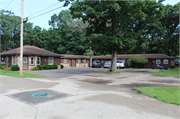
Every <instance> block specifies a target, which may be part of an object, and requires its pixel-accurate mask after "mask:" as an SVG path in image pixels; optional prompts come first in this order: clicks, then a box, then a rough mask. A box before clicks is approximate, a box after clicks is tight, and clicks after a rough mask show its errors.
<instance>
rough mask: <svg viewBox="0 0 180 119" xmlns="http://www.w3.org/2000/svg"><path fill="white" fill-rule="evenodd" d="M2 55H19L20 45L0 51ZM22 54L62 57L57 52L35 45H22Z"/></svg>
mask: <svg viewBox="0 0 180 119" xmlns="http://www.w3.org/2000/svg"><path fill="white" fill-rule="evenodd" d="M0 55H2V56H7V55H20V47H18V48H15V49H12V50H9V51H6V52H2V53H0ZM23 55H37V56H49V57H62V56H61V55H59V54H56V53H53V52H50V51H47V50H43V49H41V48H38V47H35V46H27V45H25V46H23Z"/></svg>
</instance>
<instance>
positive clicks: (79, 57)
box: [59, 54, 90, 59]
mask: <svg viewBox="0 0 180 119" xmlns="http://www.w3.org/2000/svg"><path fill="white" fill-rule="evenodd" d="M59 55H61V56H63V58H64V59H68V58H71V59H89V58H90V57H89V56H85V55H67V54H59Z"/></svg>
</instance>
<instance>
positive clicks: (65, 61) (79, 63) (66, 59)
mask: <svg viewBox="0 0 180 119" xmlns="http://www.w3.org/2000/svg"><path fill="white" fill-rule="evenodd" d="M60 55H62V56H63V57H62V58H61V64H62V65H64V67H89V66H90V64H89V56H84V55H66V54H60Z"/></svg>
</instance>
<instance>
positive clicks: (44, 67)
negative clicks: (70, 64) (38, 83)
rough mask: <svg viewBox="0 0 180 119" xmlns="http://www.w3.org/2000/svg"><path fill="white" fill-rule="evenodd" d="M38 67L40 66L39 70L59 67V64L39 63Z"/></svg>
mask: <svg viewBox="0 0 180 119" xmlns="http://www.w3.org/2000/svg"><path fill="white" fill-rule="evenodd" d="M37 67H38V68H39V70H43V69H57V68H58V66H57V65H47V64H46V65H44V66H42V65H37Z"/></svg>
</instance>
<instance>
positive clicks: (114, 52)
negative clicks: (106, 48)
mask: <svg viewBox="0 0 180 119" xmlns="http://www.w3.org/2000/svg"><path fill="white" fill-rule="evenodd" d="M116 62H117V48H112V58H111V72H117V66H116Z"/></svg>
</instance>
